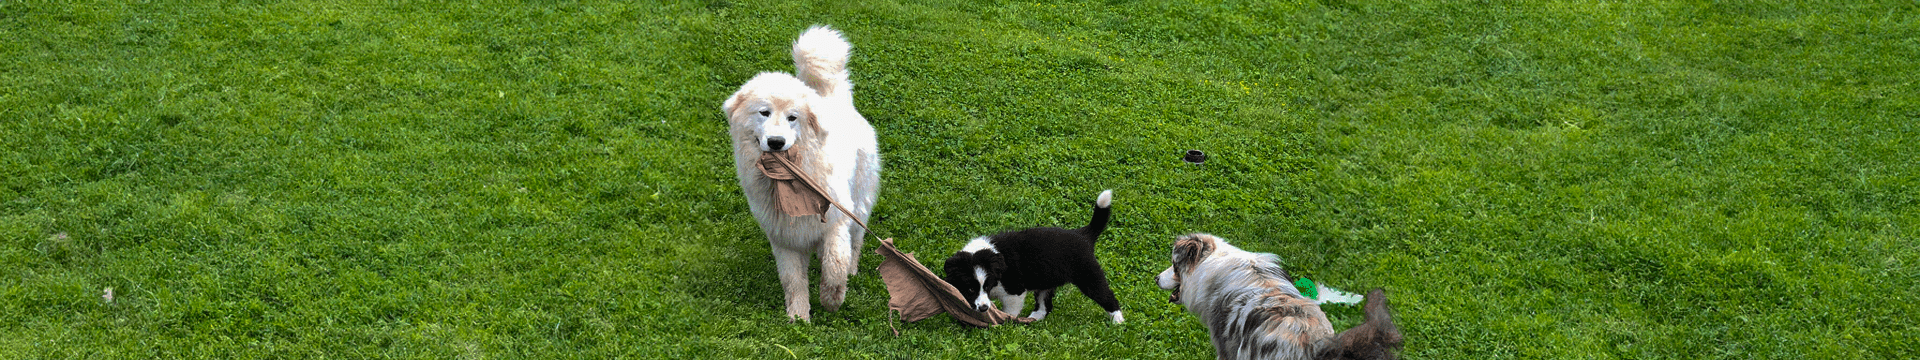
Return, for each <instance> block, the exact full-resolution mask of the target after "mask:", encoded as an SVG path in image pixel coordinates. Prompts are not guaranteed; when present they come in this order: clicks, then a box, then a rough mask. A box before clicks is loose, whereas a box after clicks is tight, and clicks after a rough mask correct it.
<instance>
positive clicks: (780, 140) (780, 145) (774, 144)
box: [767, 136, 787, 151]
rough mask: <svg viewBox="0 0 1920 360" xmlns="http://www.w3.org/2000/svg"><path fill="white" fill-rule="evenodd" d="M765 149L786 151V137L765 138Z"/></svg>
mask: <svg viewBox="0 0 1920 360" xmlns="http://www.w3.org/2000/svg"><path fill="white" fill-rule="evenodd" d="M767 148H768V149H773V150H775V151H779V150H786V149H787V138H786V137H784V136H768V137H767Z"/></svg>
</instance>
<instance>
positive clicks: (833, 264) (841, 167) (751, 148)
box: [720, 26, 880, 321]
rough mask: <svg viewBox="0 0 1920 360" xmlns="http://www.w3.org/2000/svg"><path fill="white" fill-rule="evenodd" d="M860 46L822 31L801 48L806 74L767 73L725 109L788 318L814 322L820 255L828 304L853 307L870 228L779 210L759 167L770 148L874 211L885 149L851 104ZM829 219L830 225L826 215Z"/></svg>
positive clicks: (837, 195)
mask: <svg viewBox="0 0 1920 360" xmlns="http://www.w3.org/2000/svg"><path fill="white" fill-rule="evenodd" d="M852 47H853V45H851V44H848V43H847V40H846V39H845V38H843V37H841V35H840V32H839V31H835V30H833V29H831V28H828V27H825V26H815V27H813V28H810V29H807V31H806V32H805V33H802V34H800V38H799V39H798V40H795V41H794V42H793V65H794V68H795V69H796V70H797V71H798V72H799V76H798V77H795V76H793V75H788V74H786V73H778V72H764V73H760V75H758V76H754V77H753V79H752V80H748V81H747V83H746V84H743V85H740V91H737V92H734V93H733V96H730V97H727V100H726V102H725V103H724V104H722V105H721V106H720V109H721V110H722V111H725V112H726V115H727V123H728V125H729V126H730V128H731V130H730V132H731V134H732V137H733V164H734V172H735V174H736V175H738V176H739V177H740V189H741V191H742V192H745V193H746V195H747V205H748V207H749V208H750V209H752V211H753V217H754V219H755V220H759V222H760V229H761V230H763V231H765V232H766V234H767V242H769V243H772V244H773V259H774V262H775V264H776V266H777V267H778V270H779V272H780V285H781V287H783V288H785V290H786V299H787V316H788V317H789V318H791V319H799V320H807V321H810V319H811V318H812V317H811V315H810V314H809V312H810V304H808V300H807V267H808V265H807V262H808V261H809V260H810V259H809V257H810V256H809V255H813V254H815V253H816V252H817V253H819V255H820V305H821V306H825V307H826V308H827V310H828V311H837V310H839V308H840V304H841V303H842V302H844V301H845V300H846V294H847V277H848V276H851V275H853V274H854V273H855V272H857V271H858V270H856V268H857V267H858V266H859V263H860V261H859V259H860V258H859V256H860V255H859V254H860V247H861V243H862V242H863V241H862V240H863V237H864V236H865V235H866V229H865V228H862V227H860V226H859V225H856V224H855V223H854V222H853V221H852V220H851V219H849V218H848V217H847V216H846V214H845V213H842V212H840V211H839V210H834V209H828V210H827V211H826V213H824V214H820V215H806V216H789V215H787V214H785V213H782V212H781V211H780V210H778V209H776V208H775V207H774V201H775V199H774V195H773V188H774V185H773V181H772V180H771V179H769V178H768V177H767V176H766V175H764V174H761V172H760V169H759V168H758V167H756V166H755V164H756V162H757V161H759V159H760V155H761V153H763V152H766V151H786V152H787V153H788V154H790V157H791V159H792V160H793V162H794V169H793V170H794V171H796V172H803V173H806V174H807V175H808V176H809V177H811V178H813V179H816V180H818V181H819V182H820V186H822V187H824V189H820V190H821V192H822V193H823V194H824V195H825V196H827V197H828V198H831V199H832V200H833V201H834V202H837V203H839V204H841V205H843V206H846V210H848V211H851V212H853V214H854V216H858V217H859V218H860V221H866V219H867V217H868V215H870V214H872V209H873V203H874V200H875V196H876V195H878V194H879V192H880V146H879V142H878V141H877V140H875V139H874V131H873V126H872V125H869V124H867V119H866V118H865V117H862V116H860V112H859V111H858V110H856V109H854V107H853V83H852V82H850V81H848V80H847V54H848V52H849V50H851V48H852ZM822 217H824V218H822Z"/></svg>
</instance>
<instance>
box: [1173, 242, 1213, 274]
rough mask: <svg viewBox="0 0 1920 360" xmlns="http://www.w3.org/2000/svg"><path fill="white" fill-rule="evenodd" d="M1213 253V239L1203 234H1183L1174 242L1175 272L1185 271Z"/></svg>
mask: <svg viewBox="0 0 1920 360" xmlns="http://www.w3.org/2000/svg"><path fill="white" fill-rule="evenodd" d="M1212 254H1213V240H1212V239H1208V238H1206V237H1202V236H1182V237H1180V238H1179V239H1177V240H1174V242H1173V267H1174V269H1176V271H1175V273H1176V274H1178V273H1185V272H1187V271H1188V270H1192V269H1193V267H1194V265H1198V264H1200V261H1201V260H1205V259H1206V258H1207V256H1208V255H1212Z"/></svg>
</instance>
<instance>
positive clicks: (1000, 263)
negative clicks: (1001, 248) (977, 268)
mask: <svg viewBox="0 0 1920 360" xmlns="http://www.w3.org/2000/svg"><path fill="white" fill-rule="evenodd" d="M973 260H974V262H976V263H978V264H980V265H982V267H985V268H987V276H989V277H996V278H997V277H1000V275H1001V274H1005V273H1007V257H1006V256H1005V255H1001V254H1000V252H998V251H993V250H982V251H980V252H976V253H974V254H973Z"/></svg>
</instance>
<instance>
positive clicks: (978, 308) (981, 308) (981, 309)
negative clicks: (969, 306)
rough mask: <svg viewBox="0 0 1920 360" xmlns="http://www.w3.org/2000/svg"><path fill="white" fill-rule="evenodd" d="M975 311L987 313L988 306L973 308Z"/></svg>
mask: <svg viewBox="0 0 1920 360" xmlns="http://www.w3.org/2000/svg"><path fill="white" fill-rule="evenodd" d="M973 311H979V312H987V306H986V305H975V306H974V307H973Z"/></svg>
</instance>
